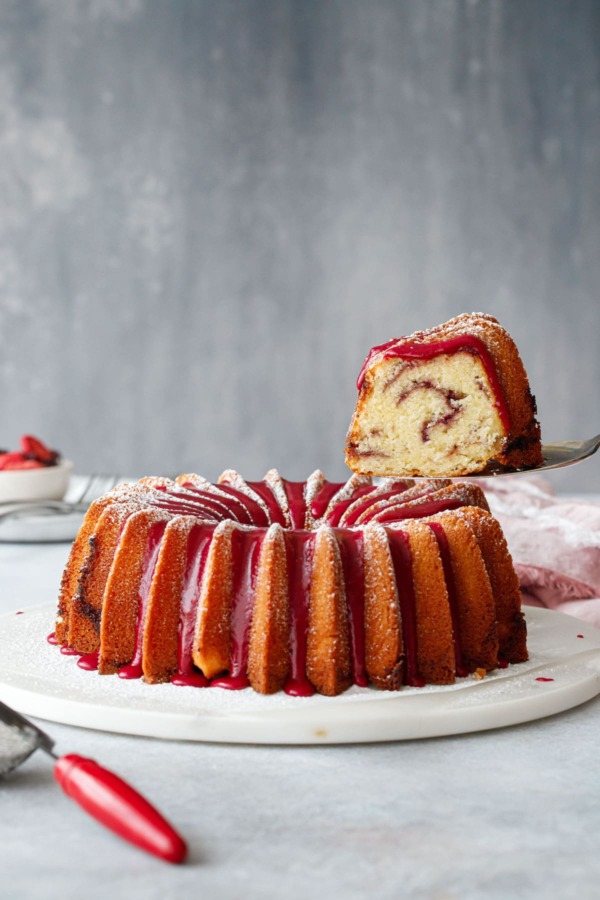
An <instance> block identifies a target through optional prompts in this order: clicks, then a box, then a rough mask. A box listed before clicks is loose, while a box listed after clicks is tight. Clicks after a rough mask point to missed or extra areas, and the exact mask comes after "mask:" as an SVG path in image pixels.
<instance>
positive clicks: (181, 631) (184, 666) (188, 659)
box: [174, 526, 213, 684]
mask: <svg viewBox="0 0 600 900" xmlns="http://www.w3.org/2000/svg"><path fill="white" fill-rule="evenodd" d="M212 536H213V529H212V528H207V527H203V526H198V527H196V528H193V529H192V530H191V531H190V534H189V538H188V547H187V559H186V564H185V573H184V576H183V589H182V591H181V605H180V608H179V625H178V628H177V674H176V675H175V676H174V677H176V678H179V679H180V680H179V681H178V682H177V684H181V683H182V681H181V679H182V678H187V677H188V676H189V677H192V676H194V675H195V673H194V664H193V662H192V644H193V641H194V628H195V625H196V613H197V610H198V599H199V596H200V588H201V584H202V575H203V572H204V565H205V563H206V558H207V556H208V550H209V547H210V543H211V540H212ZM202 677H203V678H204V676H202ZM204 682H205V684H208V682H207V680H206V678H204Z"/></svg>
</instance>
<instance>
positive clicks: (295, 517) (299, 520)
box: [283, 480, 306, 530]
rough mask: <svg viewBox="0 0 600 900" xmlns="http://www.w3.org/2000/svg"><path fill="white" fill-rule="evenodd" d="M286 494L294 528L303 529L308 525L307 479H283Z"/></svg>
mask: <svg viewBox="0 0 600 900" xmlns="http://www.w3.org/2000/svg"><path fill="white" fill-rule="evenodd" d="M283 487H284V490H285V495H286V497H287V501H288V506H289V508H290V518H291V520H292V528H296V529H298V530H301V529H303V528H305V527H306V499H305V496H304V491H305V488H306V482H305V481H285V480H284V481H283Z"/></svg>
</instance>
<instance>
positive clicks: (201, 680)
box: [171, 672, 210, 688]
mask: <svg viewBox="0 0 600 900" xmlns="http://www.w3.org/2000/svg"><path fill="white" fill-rule="evenodd" d="M171 684H174V685H176V686H177V687H196V688H204V687H208V686H209V684H210V682H209V680H208V678H205V677H204V675H203V674H202V672H191V673H190V674H189V675H180V674H179V673H177V674H176V675H173V677H172V678H171Z"/></svg>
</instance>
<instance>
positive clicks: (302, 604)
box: [284, 531, 315, 697]
mask: <svg viewBox="0 0 600 900" xmlns="http://www.w3.org/2000/svg"><path fill="white" fill-rule="evenodd" d="M314 542H315V534H314V532H311V531H304V532H300V533H299V534H291V533H290V532H286V533H285V550H286V561H287V575H288V593H289V602H290V675H289V678H288V680H287V683H286V685H285V687H284V691H285V692H286V694H290V696H292V697H311V696H312V695H313V694H314V692H315V689H314V687H313V686H312V684H311V683H310V681H309V680H308V677H307V675H306V644H307V636H308V604H309V598H310V577H311V571H312V559H313V554H314Z"/></svg>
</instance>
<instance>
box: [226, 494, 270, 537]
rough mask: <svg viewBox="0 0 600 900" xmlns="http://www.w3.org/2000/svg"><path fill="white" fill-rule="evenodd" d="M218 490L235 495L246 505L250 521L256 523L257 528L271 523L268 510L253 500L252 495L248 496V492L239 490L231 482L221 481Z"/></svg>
mask: <svg viewBox="0 0 600 900" xmlns="http://www.w3.org/2000/svg"><path fill="white" fill-rule="evenodd" d="M217 487H218V490H220V491H223V492H224V493H226V494H230V495H231V496H232V497H235V498H236V499H237V500H239V502H240V503H241V504H242V505H243V506H245V507H246V509H247V510H248V514H249V516H250V522H251V524H252V525H256V527H257V528H265V527H266V526H267V525H268V524H269V517H268V516H267V514H266V512H265V511H264V509H263V508H262V506H260V504H259V503H257V502H256V500H253V499H252V497H248V495H247V494H244V493H243V492H242V491H238V489H237V488H234V487H232V486H231V485H230V484H224V483H221V484H219V485H217Z"/></svg>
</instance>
